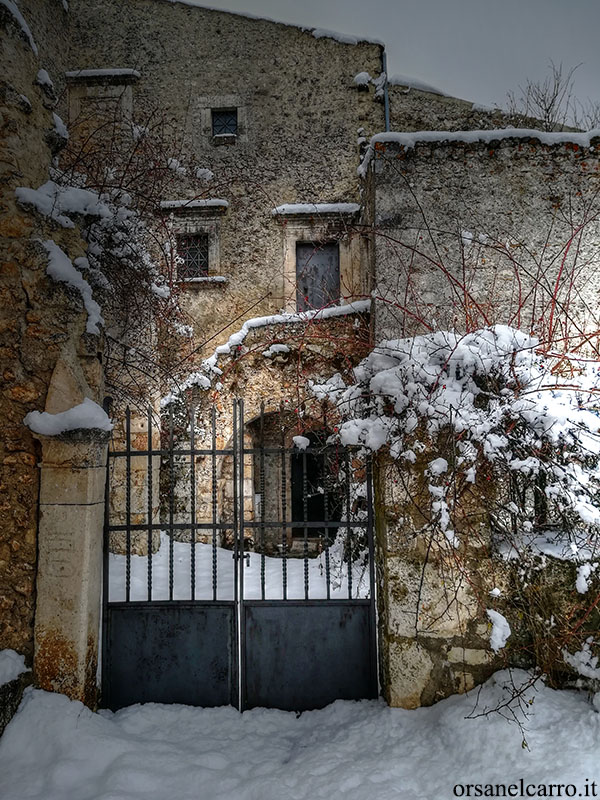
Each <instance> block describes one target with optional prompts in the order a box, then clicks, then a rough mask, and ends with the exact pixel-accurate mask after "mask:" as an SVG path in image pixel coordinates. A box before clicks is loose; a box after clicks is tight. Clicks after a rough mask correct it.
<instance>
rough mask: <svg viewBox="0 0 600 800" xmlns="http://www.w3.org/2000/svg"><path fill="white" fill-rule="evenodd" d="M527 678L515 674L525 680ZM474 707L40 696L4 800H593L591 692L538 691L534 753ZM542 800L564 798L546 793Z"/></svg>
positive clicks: (4, 757) (10, 749)
mask: <svg viewBox="0 0 600 800" xmlns="http://www.w3.org/2000/svg"><path fill="white" fill-rule="evenodd" d="M527 677H528V676H527V674H526V673H524V672H520V671H515V672H513V678H514V679H515V680H516V681H517V682H519V681H525V680H526V679H527ZM509 692H510V680H509V674H508V672H499V673H496V675H495V676H494V677H493V678H492V679H491V680H490V681H489V682H488V683H487V684H486V685H485V687H484V688H483V690H482V692H481V694H480V695H479V697H478V709H477V710H478V711H483V710H484V708H485V707H488V708H490V707H496V706H497V705H498V704H499V703H502V702H503V701H504V700H506V698H507V697H508V696H509V694H508V693H509ZM477 696H478V695H477V692H471V693H470V694H469V695H462V696H454V697H451V698H449V699H448V700H444V701H442V702H441V703H438V704H437V705H436V706H433V707H431V708H421V709H418V710H416V711H404V710H401V709H390V708H388V707H387V706H386V705H385V704H384V703H383V702H378V701H363V702H361V703H354V702H346V701H338V702H336V703H334V704H332V705H331V706H328V707H327V708H325V709H323V710H321V711H310V712H305V713H304V714H302V715H301V716H300V717H296V715H295V714H294V713H289V712H285V711H275V710H265V709H254V710H252V711H246V712H245V713H244V714H241V715H240V714H239V712H237V711H235V710H234V709H232V708H230V707H225V708H218V709H199V708H191V707H186V706H164V705H155V704H148V705H141V706H140V705H137V706H132V707H130V708H127V709H123V710H122V711H119V712H117V713H115V714H113V713H111V712H109V711H102V712H100V713H97V714H94V713H92V712H91V711H89V710H88V709H87V708H85V707H84V706H83V705H82V704H81V703H79V702H72V701H69V700H68V699H67V698H66V697H64V696H62V695H59V694H49V693H46V692H42V691H39V690H30V691H27V692H26V695H25V698H24V700H23V703H22V705H21V708H20V710H19V712H18V714H17V715H16V717H15V718H14V719H13V721H12V722H11V723H10V725H9V726H8V728H7V729H6V732H5V734H4V736H3V738H2V739H1V740H0V775H2V782H1V789H0V796H1V797H2V799H3V800H24V798H28V800H138V799H139V800H171V798H173V800H175V799H176V800H192V799H193V800H200V799H201V798H210V799H211V800H291V799H292V798H293V799H294V800H318V799H319V798H327V800H341V798H344V800H392V799H393V800H398V799H400V800H403V799H404V798H405V799H406V800H445V799H446V798H448V799H449V798H452V797H455V796H461V794H460V791H461V790H460V788H458V789H457V790H456V791H455V790H454V787H455V786H456V785H457V784H460V785H461V786H464V785H465V784H468V783H471V784H481V785H483V786H485V785H486V784H492V785H493V786H495V785H496V784H503V785H505V786H509V785H511V784H516V785H517V786H518V785H519V780H520V779H523V782H524V785H525V786H527V785H531V784H533V785H534V787H535V790H536V792H538V787H539V786H540V785H545V786H546V787H548V785H549V784H550V783H559V782H560V783H564V784H572V785H574V786H575V787H576V793H579V792H581V794H580V795H579V796H585V794H584V792H585V787H586V783H587V786H588V788H589V789H591V782H592V781H600V761H599V760H598V752H599V748H600V716H598V714H597V713H596V712H595V711H594V710H593V707H592V705H591V704H590V703H589V702H587V700H586V698H585V696H584V695H582V694H577V693H575V692H567V691H554V690H552V689H548V688H546V687H544V686H542V685H540V684H538V685H537V687H536V688H535V689H529V690H527V692H526V694H525V700H528V699H532V700H533V703H532V704H531V705H530V706H529V705H527V708H528V715H529V716H528V718H527V719H526V720H525V727H526V730H525V732H524V735H525V738H526V742H527V745H528V748H527V747H523V731H522V730H521V729H520V728H519V726H517V725H516V724H510V723H509V722H508V721H507V720H506V719H505V718H503V717H502V716H500V715H499V714H495V713H494V714H491V715H489V716H487V717H485V716H484V717H479V718H475V719H465V717H466V716H467V715H469V714H470V712H471V711H472V710H473V707H474V706H475V703H476V698H477ZM462 796H467V795H466V794H464V793H463V795H462ZM470 796H471V797H473V796H474V792H473V789H471V792H470ZM480 796H481V795H480ZM487 796H490V795H489V793H488V795H487ZM492 796H494V795H492ZM495 796H498V795H495ZM505 796H517V797H519V796H522V795H521V794H515V793H513V794H512V795H509V794H505ZM534 796H555V797H556V796H559V795H558V794H557V790H556V789H555V790H554V793H553V794H552V795H550V793H549V791H548V788H546V794H545V795H544V794H537V793H536V794H535V795H534ZM561 796H563V797H564V796H565V792H564V790H563V793H562V795H561ZM570 796H572V795H570ZM576 796H577V794H576ZM588 796H590V797H591V796H593V795H592V794H591V793H590V794H589V795H588Z"/></svg>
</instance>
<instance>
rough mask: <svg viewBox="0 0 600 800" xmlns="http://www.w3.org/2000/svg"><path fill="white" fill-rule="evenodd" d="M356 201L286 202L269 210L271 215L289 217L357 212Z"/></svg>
mask: <svg viewBox="0 0 600 800" xmlns="http://www.w3.org/2000/svg"><path fill="white" fill-rule="evenodd" d="M359 211H360V205H359V204H358V203H286V204H284V205H282V206H277V207H276V208H274V209H273V210H272V211H271V215H272V216H273V217H279V216H281V217H286V216H288V217H291V216H296V215H302V214H312V215H314V214H317V215H318V214H358V212H359Z"/></svg>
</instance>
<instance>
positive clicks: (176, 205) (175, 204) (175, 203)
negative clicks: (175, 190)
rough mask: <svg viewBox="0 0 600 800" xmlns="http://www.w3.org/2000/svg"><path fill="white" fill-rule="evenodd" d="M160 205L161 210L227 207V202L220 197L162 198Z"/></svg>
mask: <svg viewBox="0 0 600 800" xmlns="http://www.w3.org/2000/svg"><path fill="white" fill-rule="evenodd" d="M160 207H161V209H163V211H170V210H180V209H183V210H185V209H186V208H189V209H194V208H229V203H228V201H227V200H223V199H222V198H220V197H209V198H206V199H204V200H162V201H161V203H160Z"/></svg>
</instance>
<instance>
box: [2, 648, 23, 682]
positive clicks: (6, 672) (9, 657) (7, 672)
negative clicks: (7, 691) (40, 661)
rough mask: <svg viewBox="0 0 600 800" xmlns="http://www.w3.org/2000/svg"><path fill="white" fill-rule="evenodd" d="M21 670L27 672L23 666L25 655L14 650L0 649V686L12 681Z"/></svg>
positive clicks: (21, 672) (20, 673)
mask: <svg viewBox="0 0 600 800" xmlns="http://www.w3.org/2000/svg"><path fill="white" fill-rule="evenodd" d="M23 672H29V670H28V669H27V667H26V666H25V656H22V655H20V654H19V653H16V652H15V651H14V650H0V686H4V684H5V683H10V682H11V681H14V680H15V678H18V677H19V675H22V674H23Z"/></svg>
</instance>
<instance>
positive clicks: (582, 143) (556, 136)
mask: <svg viewBox="0 0 600 800" xmlns="http://www.w3.org/2000/svg"><path fill="white" fill-rule="evenodd" d="M599 137H600V128H594V129H593V130H590V131H586V132H579V133H578V132H574V131H552V132H549V131H540V130H537V129H533V128H492V129H491V130H475V131H408V132H394V131H389V132H384V133H376V134H375V136H372V137H371V141H370V144H369V147H368V148H367V151H366V153H365V157H364V158H363V160H362V162H361V164H360V166H359V167H358V170H357V171H358V174H359V175H361V176H363V177H364V176H365V175H366V173H367V169H368V166H369V163H370V162H371V160H372V158H373V153H374V152H375V147H376V145H377V144H398V145H402V147H404V148H406V149H407V150H410V149H412V148H414V147H415V145H417V144H426V143H428V142H431V143H436V144H443V143H446V142H448V143H454V142H460V143H464V144H475V143H477V142H481V143H483V144H491V143H492V142H498V141H505V140H509V139H537V141H538V142H540V144H546V145H557V144H576V145H579V147H585V148H591V147H592V140H593V139H597V138H599Z"/></svg>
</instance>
